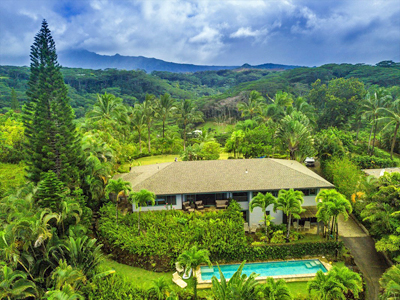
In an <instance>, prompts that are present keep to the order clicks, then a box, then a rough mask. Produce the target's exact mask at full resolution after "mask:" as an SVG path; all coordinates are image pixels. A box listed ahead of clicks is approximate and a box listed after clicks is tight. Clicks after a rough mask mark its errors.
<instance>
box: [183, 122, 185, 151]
mask: <svg viewBox="0 0 400 300" xmlns="http://www.w3.org/2000/svg"><path fill="white" fill-rule="evenodd" d="M185 150H186V123H184V124H183V151H185Z"/></svg>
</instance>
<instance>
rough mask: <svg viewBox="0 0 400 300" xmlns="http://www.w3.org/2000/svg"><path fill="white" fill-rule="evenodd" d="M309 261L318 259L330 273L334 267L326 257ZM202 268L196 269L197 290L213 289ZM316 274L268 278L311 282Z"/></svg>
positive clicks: (264, 277) (264, 278)
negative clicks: (203, 277) (203, 278)
mask: <svg viewBox="0 0 400 300" xmlns="http://www.w3.org/2000/svg"><path fill="white" fill-rule="evenodd" d="M308 259H318V260H319V261H320V262H321V263H322V265H323V266H324V267H325V269H326V270H327V271H328V272H329V270H330V269H331V268H332V265H331V264H330V263H329V262H328V260H327V259H326V258H325V257H311V258H307V260H308ZM293 260H304V259H291V260H290V261H293ZM279 261H284V260H274V261H266V262H279ZM249 263H250V262H249ZM221 266H222V265H221ZM200 268H201V267H198V268H197V269H196V277H197V284H198V285H197V288H199V289H208V288H211V287H212V282H211V280H202V279H201V269H200ZM315 274H316V273H311V274H295V275H279V276H268V277H272V278H274V279H275V280H278V279H284V280H285V281H286V282H293V281H309V280H310V279H312V278H314V277H315ZM268 277H267V276H258V277H256V280H257V281H261V282H265V281H266V279H267V278H268ZM218 281H220V279H218Z"/></svg>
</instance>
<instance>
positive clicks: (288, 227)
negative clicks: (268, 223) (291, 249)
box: [286, 214, 292, 243]
mask: <svg viewBox="0 0 400 300" xmlns="http://www.w3.org/2000/svg"><path fill="white" fill-rule="evenodd" d="M291 222H292V214H289V218H288V225H287V234H286V243H289V235H290V223H291Z"/></svg>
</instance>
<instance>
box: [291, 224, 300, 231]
mask: <svg viewBox="0 0 400 300" xmlns="http://www.w3.org/2000/svg"><path fill="white" fill-rule="evenodd" d="M292 226H293V228H294V230H298V231H300V230H301V229H302V226H301V225H300V224H299V223H297V222H294V223H293V225H292Z"/></svg>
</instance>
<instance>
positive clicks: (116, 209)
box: [115, 196, 118, 227]
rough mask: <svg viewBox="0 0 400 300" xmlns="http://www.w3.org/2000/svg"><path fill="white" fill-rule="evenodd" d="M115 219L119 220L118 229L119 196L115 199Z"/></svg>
mask: <svg viewBox="0 0 400 300" xmlns="http://www.w3.org/2000/svg"><path fill="white" fill-rule="evenodd" d="M115 215H116V216H115V218H116V220H117V227H118V196H117V199H115Z"/></svg>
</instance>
